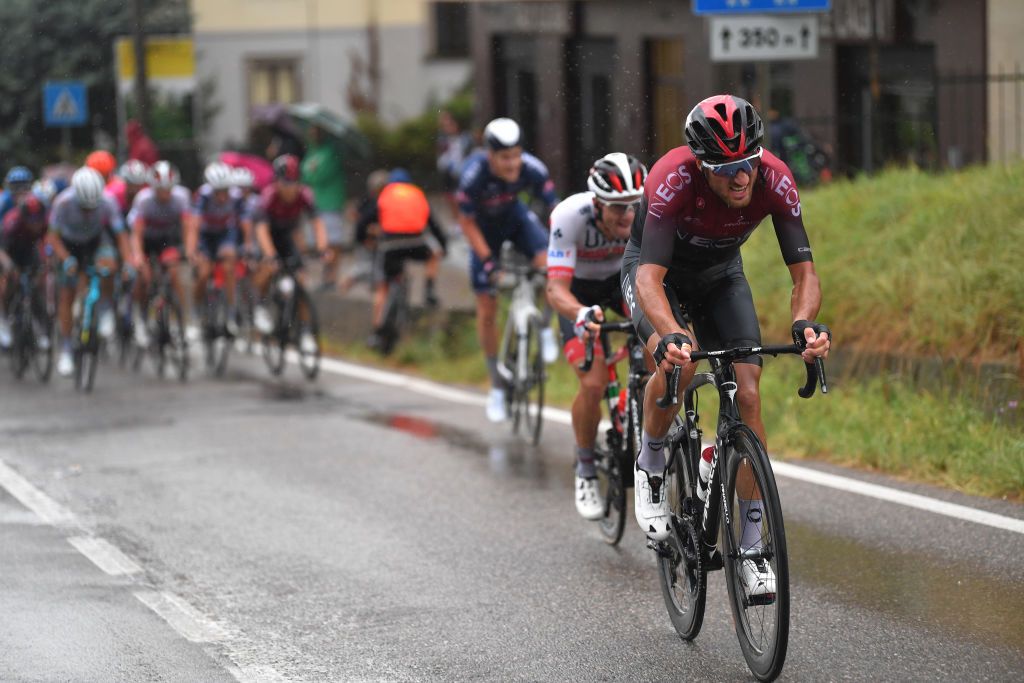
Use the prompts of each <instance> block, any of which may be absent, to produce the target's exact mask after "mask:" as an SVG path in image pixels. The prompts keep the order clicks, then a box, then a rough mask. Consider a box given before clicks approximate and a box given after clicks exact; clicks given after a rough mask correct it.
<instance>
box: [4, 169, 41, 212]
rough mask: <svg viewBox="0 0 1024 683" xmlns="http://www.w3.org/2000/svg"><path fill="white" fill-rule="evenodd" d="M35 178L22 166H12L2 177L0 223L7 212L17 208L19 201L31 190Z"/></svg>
mask: <svg viewBox="0 0 1024 683" xmlns="http://www.w3.org/2000/svg"><path fill="white" fill-rule="evenodd" d="M33 180H35V176H34V175H32V171H30V170H29V169H27V168H25V167H24V166H14V167H13V168H11V170H9V171H8V172H7V175H6V176H4V191H3V192H0V221H2V220H3V218H4V216H5V215H7V212H8V211H10V210H11V209H13V208H14V207H16V206H18V203H19V201H20V200H21V199H22V198H23V197H24V195H26V194H28V193H29V192H31V190H32V181H33Z"/></svg>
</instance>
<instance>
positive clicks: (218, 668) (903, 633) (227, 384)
mask: <svg viewBox="0 0 1024 683" xmlns="http://www.w3.org/2000/svg"><path fill="white" fill-rule="evenodd" d="M97 384H98V386H97V389H96V392H95V394H93V395H92V396H90V397H83V396H79V395H76V394H75V393H74V391H73V388H72V387H71V385H70V383H68V382H64V381H62V382H57V383H56V385H55V386H47V387H41V386H39V385H37V384H35V383H33V382H25V383H24V384H22V385H16V384H15V383H14V382H13V380H11V379H10V375H9V373H7V371H6V368H3V369H2V370H0V460H2V461H3V462H4V463H6V464H7V465H8V466H9V467H10V469H11V470H13V471H14V472H16V473H17V474H18V475H20V476H21V477H23V478H24V479H25V480H27V481H28V482H31V484H33V485H35V486H36V487H38V488H39V489H41V490H42V491H43V492H45V493H46V494H47V495H48V496H49V497H50V498H52V499H53V500H54V501H56V502H57V503H58V504H60V505H62V506H63V507H64V508H66V509H67V510H69V511H70V512H71V513H72V514H73V515H74V516H75V522H74V523H70V524H68V523H65V524H63V525H61V524H58V525H57V526H52V525H48V524H45V523H43V522H42V521H41V520H40V519H39V518H38V516H37V515H35V514H34V513H33V512H31V511H29V510H28V509H26V508H25V507H24V506H23V505H22V504H21V503H19V502H18V500H15V498H13V497H12V496H11V495H10V494H9V493H8V492H7V491H5V490H3V489H0V549H2V557H3V561H2V563H0V613H2V614H3V619H2V620H0V653H2V655H0V680H3V681H36V680H38V681H51V680H73V681H111V680H124V681H136V680H138V681H150V680H168V681H220V680H233V679H234V678H239V679H242V680H274V679H286V680H311V681H313V680H316V681H319V680H330V681H352V680H396V681H406V680H408V681H419V680H487V681H491V680H495V681H563V680H573V681H595V680H605V681H624V680H638V681H647V680H657V681H668V680H710V681H721V680H747V679H750V676H749V674H748V672H747V669H746V666H745V664H744V662H743V659H742V656H741V653H740V650H739V646H738V644H737V642H736V638H735V634H734V633H733V631H732V621H731V617H730V615H729V609H728V604H727V602H726V593H725V587H724V577H723V576H722V574H721V573H715V574H712V575H711V576H710V577H709V584H710V594H709V598H708V611H707V617H706V620H705V625H704V630H703V632H702V633H701V635H700V636H699V638H698V639H697V640H696V642H695V643H693V644H686V643H683V642H682V641H680V640H679V639H678V638H677V637H676V636H675V633H674V631H673V629H672V626H671V623H670V622H669V620H668V616H667V614H666V612H665V608H664V606H663V603H662V598H661V593H660V590H659V588H658V582H657V577H656V573H655V571H656V565H655V560H654V556H653V554H652V553H651V552H650V551H649V550H647V549H646V548H645V544H644V541H643V539H642V537H641V534H640V532H639V530H638V529H636V528H635V526H634V525H633V524H632V523H630V525H629V526H628V527H627V531H626V536H625V538H624V539H623V542H622V544H621V546H620V547H619V548H617V549H613V548H609V547H608V546H606V545H605V544H604V543H603V542H602V541H601V540H600V538H599V535H598V532H597V530H596V528H594V527H593V526H592V525H590V524H588V523H587V522H584V521H582V520H580V519H579V518H578V517H577V516H576V514H575V512H574V509H573V503H572V500H571V484H572V478H571V477H572V472H571V465H570V453H571V435H570V432H569V429H568V427H565V426H563V425H557V424H549V425H548V427H547V432H546V436H545V438H544V443H543V444H542V446H541V447H540V448H539V449H534V448H532V447H529V446H526V445H525V444H523V443H522V442H520V441H518V440H517V439H515V438H512V437H510V436H509V435H508V434H507V433H506V431H507V430H506V429H505V428H495V427H493V426H491V425H489V424H488V423H487V422H486V421H485V419H484V416H483V410H482V408H478V407H475V406H466V405H460V404H455V403H449V402H446V401H443V400H440V399H438V398H432V397H427V396H423V395H419V394H416V393H411V392H406V391H404V390H402V389H400V388H396V387H389V386H382V385H380V384H375V383H370V382H366V381H361V380H355V379H352V378H349V377H340V376H337V375H332V374H328V373H325V374H324V376H322V377H321V378H320V380H319V381H318V382H317V383H316V384H307V383H305V382H304V381H302V380H300V379H298V375H297V370H296V369H295V368H294V367H291V368H289V369H288V371H287V376H286V378H285V380H284V381H279V380H270V379H268V377H267V376H266V372H265V370H264V368H263V367H262V365H261V364H260V363H259V362H258V360H256V359H246V358H243V357H240V356H237V355H236V356H234V357H232V359H231V367H230V369H229V376H228V377H227V378H226V379H225V380H221V381H213V380H210V379H207V378H205V377H202V376H197V378H196V379H195V380H194V381H192V382H191V383H189V384H188V385H187V386H183V385H179V384H176V383H173V382H160V381H158V380H156V379H155V378H153V377H152V374H151V372H150V371H149V370H148V369H147V370H145V371H144V372H143V374H142V375H141V376H133V375H131V374H128V373H123V372H120V371H118V370H116V369H114V368H112V367H110V366H103V367H101V368H100V375H99V377H98V382H97ZM820 468H821V469H826V470H828V471H831V472H840V470H838V469H837V468H828V467H824V466H821V467H820ZM841 473H844V474H849V473H846V472H841ZM853 476H856V477H859V478H863V479H867V480H870V481H874V482H876V483H886V484H889V485H893V486H898V487H902V488H906V489H907V490H913V491H916V492H918V493H924V494H926V495H936V496H938V497H941V498H943V499H945V500H951V501H954V502H959V503H964V504H969V505H974V506H978V507H982V508H984V509H988V510H990V511H994V512H998V513H1001V514H1004V515H1009V516H1012V517H1017V518H1024V510H1022V509H1021V508H1020V507H1017V506H1012V505H1008V504H1003V503H999V502H993V501H979V500H976V499H968V498H966V497H963V496H958V495H955V494H950V493H948V492H941V491H935V490H933V489H929V488H927V487H921V486H905V485H902V484H899V483H894V482H892V481H888V480H885V479H883V478H880V477H874V476H869V475H862V474H854V475H853ZM779 484H780V489H781V494H782V499H783V508H784V511H785V515H786V527H787V533H788V535H789V539H790V558H791V559H790V566H791V572H792V575H793V577H792V590H793V617H792V629H791V636H790V649H789V656H788V659H787V662H786V667H785V670H784V672H783V679H788V680H802V681H823V680H880V679H881V680H906V681H916V680H938V679H941V680H993V681H1013V680H1017V681H1019V680H1022V678H1024V535H1022V534H1019V533H1014V532H1010V531H1000V530H997V529H992V528H989V527H986V526H981V525H978V524H976V523H973V522H967V521H960V520H956V519H951V518H948V517H942V516H938V515H935V514H933V513H930V512H925V511H920V510H914V509H910V508H906V507H902V506H898V505H893V504H890V503H885V502H880V501H877V500H873V499H869V498H864V497H861V496H858V495H854V494H850V493H842V492H838V491H835V490H830V489H824V488H821V487H818V486H815V485H812V484H808V483H802V482H798V481H795V480H791V479H786V478H781V477H780V479H779ZM83 533H85V534H91V535H93V536H95V537H96V538H99V539H103V540H106V541H109V542H110V543H111V544H113V545H114V546H115V547H116V548H118V549H120V550H121V551H123V552H124V553H125V554H126V555H127V556H128V557H129V558H131V560H133V561H134V562H135V563H137V565H138V566H139V567H140V568H141V571H140V572H137V573H134V574H130V575H126V576H109V575H108V574H106V573H104V572H103V571H101V570H100V569H99V568H98V567H97V566H95V565H94V564H93V563H91V562H90V561H89V560H87V559H86V558H85V557H83V556H82V555H81V554H79V553H78V552H77V551H76V550H75V548H73V547H72V546H71V545H70V544H69V543H68V542H67V540H66V539H67V538H68V537H69V536H75V535H81V534H83ZM136 594H140V595H154V594H160V595H171V596H177V598H180V600H181V601H182V602H183V603H187V605H189V606H191V608H193V609H194V611H195V612H196V613H197V614H199V615H201V616H202V618H203V619H204V621H203V622H202V623H205V624H206V625H207V627H211V628H214V629H215V630H217V632H218V633H219V635H216V636H215V637H203V636H202V634H200V635H199V636H198V637H194V638H193V640H196V641H198V642H190V640H188V639H186V638H185V637H182V635H180V634H179V633H178V632H177V631H175V630H173V629H172V628H171V626H170V625H169V624H168V622H167V621H164V620H163V619H161V618H160V617H158V616H157V614H155V613H154V611H151V610H150V608H149V607H147V606H146V605H144V604H143V602H142V600H140V599H137V597H136ZM171 611H172V612H173V610H171ZM172 620H173V615H172ZM186 631H187V628H186Z"/></svg>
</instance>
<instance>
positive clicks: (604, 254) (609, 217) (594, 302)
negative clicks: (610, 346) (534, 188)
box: [547, 152, 647, 520]
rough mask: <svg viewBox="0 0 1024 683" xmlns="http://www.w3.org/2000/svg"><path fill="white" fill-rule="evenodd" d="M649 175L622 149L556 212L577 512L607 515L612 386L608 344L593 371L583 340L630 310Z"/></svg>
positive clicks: (552, 255) (554, 262)
mask: <svg viewBox="0 0 1024 683" xmlns="http://www.w3.org/2000/svg"><path fill="white" fill-rule="evenodd" d="M646 177H647V169H646V168H645V167H644V165H643V164H641V163H640V162H639V161H637V160H636V159H635V158H633V157H631V156H627V155H626V154H623V153H622V152H614V153H612V154H608V155H606V156H604V157H602V158H601V159H598V160H597V161H595V162H594V165H593V166H592V167H591V169H590V174H589V177H588V178H587V187H589V188H590V191H589V192H580V193H579V194H574V195H572V196H571V197H569V198H567V199H566V200H565V201H563V202H562V203H560V204H559V205H558V206H556V207H555V210H554V211H552V213H551V238H550V241H549V246H548V284H547V296H548V302H549V303H550V304H551V307H552V308H554V309H555V311H557V312H558V314H559V318H558V320H559V326H560V327H561V330H562V342H563V344H564V347H563V348H564V351H565V357H566V359H567V360H568V361H569V364H570V365H572V367H573V369H574V370H575V371H576V375H577V377H579V380H580V388H579V391H578V392H577V394H576V398H575V400H574V401H573V404H572V428H573V432H574V433H575V436H576V483H575V487H574V489H573V495H574V497H575V499H576V511H577V512H579V513H580V515H581V516H582V517H583V518H584V519H590V520H596V519H600V518H601V517H602V516H603V515H604V501H603V500H602V496H601V492H600V490H599V489H598V486H597V471H596V470H595V468H594V442H595V441H596V440H597V428H598V423H600V421H601V399H602V398H603V397H604V394H605V389H606V387H607V385H608V370H607V366H606V364H605V363H604V362H603V358H604V350H603V349H602V348H601V344H595V345H594V357H595V358H596V359H597V360H596V362H595V363H594V364H593V365H592V366H591V367H590V369H589V370H588V371H587V372H583V371H582V370H580V369H579V365H580V363H581V361H582V360H583V356H584V341H585V339H586V338H587V336H589V335H590V334H593V333H595V332H596V331H597V330H598V326H597V323H598V322H600V321H602V320H604V310H605V309H613V310H617V311H618V312H619V313H623V312H624V310H623V308H624V307H623V301H622V290H621V289H620V287H619V269H620V267H621V264H622V254H623V252H624V251H625V249H626V243H627V242H628V241H629V231H630V227H631V226H632V224H633V217H634V216H635V215H636V208H637V204H638V203H639V201H640V197H641V196H642V194H643V183H644V179H645V178H646Z"/></svg>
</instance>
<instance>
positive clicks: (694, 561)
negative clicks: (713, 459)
mask: <svg viewBox="0 0 1024 683" xmlns="http://www.w3.org/2000/svg"><path fill="white" fill-rule="evenodd" d="M681 424H682V422H681V420H680V419H679V418H678V417H677V418H676V419H675V424H674V425H673V428H676V427H679V426H680V425H681ZM685 452H686V442H685V441H684V442H683V443H682V444H680V445H677V446H676V449H675V452H674V453H673V466H672V468H671V469H670V470H669V472H668V473H667V474H666V477H665V484H666V488H667V490H666V492H665V495H666V496H667V497H668V503H669V509H670V510H671V512H672V531H671V534H670V535H669V537H668V539H666V540H665V541H663V542H662V543H659V544H658V577H659V579H660V581H661V594H662V597H663V598H664V599H665V608H666V609H667V610H668V616H669V619H671V620H672V626H673V627H675V629H676V633H678V634H679V637H680V638H682V639H683V640H693V639H694V638H696V637H697V634H699V633H700V629H701V626H702V625H703V624H704V608H705V605H706V601H707V568H706V567H705V566H704V565H703V558H702V556H701V542H700V537H699V528H700V525H699V510H700V506H699V501H698V500H697V498H696V497H693V496H691V492H692V491H693V490H694V489H693V486H692V485H691V484H692V482H690V481H689V470H688V469H687V467H686V466H685V463H683V461H682V458H683V457H685V455H684V454H685Z"/></svg>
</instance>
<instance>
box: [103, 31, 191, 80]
mask: <svg viewBox="0 0 1024 683" xmlns="http://www.w3.org/2000/svg"><path fill="white" fill-rule="evenodd" d="M115 52H116V54H117V65H118V67H117V70H118V78H119V79H120V80H122V81H129V80H131V79H133V78H135V48H134V47H133V46H132V39H131V38H118V39H117V43H116V44H115ZM146 75H147V76H148V77H149V78H152V79H160V78H194V77H195V75H196V58H195V51H194V50H193V47H192V39H191V38H178V37H158V36H153V37H147V38H146Z"/></svg>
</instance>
